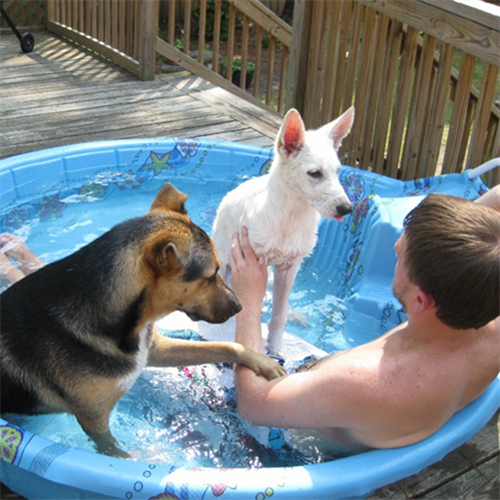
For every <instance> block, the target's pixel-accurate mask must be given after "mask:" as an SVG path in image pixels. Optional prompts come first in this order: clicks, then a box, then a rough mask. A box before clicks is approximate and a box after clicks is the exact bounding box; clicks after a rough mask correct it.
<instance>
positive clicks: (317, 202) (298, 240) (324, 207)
mask: <svg viewBox="0 0 500 500" xmlns="http://www.w3.org/2000/svg"><path fill="white" fill-rule="evenodd" d="M353 121H354V108H353V107H351V108H349V109H348V110H347V111H346V112H345V113H344V114H343V115H341V116H340V117H339V118H337V119H336V120H334V121H332V122H331V123H328V124H326V125H324V126H323V127H321V128H319V129H317V130H305V127H304V123H303V121H302V118H301V116H300V114H299V112H298V111H297V110H295V109H291V110H290V111H288V113H287V114H286V116H285V118H284V120H283V124H282V126H281V128H280V131H279V133H278V137H277V139H276V143H275V157H274V160H273V163H272V165H271V168H270V170H269V173H268V174H266V175H263V176H261V177H255V178H252V179H250V180H248V181H246V182H244V183H243V184H241V185H240V186H238V187H237V188H236V189H234V190H233V191H231V192H230V193H228V194H227V195H226V196H225V197H224V199H223V200H222V202H221V204H220V206H219V208H218V211H217V216H216V219H215V222H214V226H213V233H212V237H213V240H214V242H215V245H216V248H217V253H218V256H219V259H220V261H221V274H222V277H223V278H224V279H226V280H227V278H228V277H229V273H230V269H229V254H230V251H231V236H232V235H233V234H234V233H235V232H239V230H240V228H241V227H242V226H246V227H247V228H248V233H249V237H250V243H251V245H252V247H253V249H254V251H255V253H256V254H257V256H258V257H259V260H260V261H261V262H262V263H265V264H266V265H268V266H271V265H273V266H274V273H275V276H274V285H273V309H272V316H271V320H270V322H269V336H268V349H269V351H270V352H271V353H277V352H279V350H280V348H281V347H282V337H283V331H284V329H285V323H286V319H287V308H288V297H289V295H290V291H291V289H292V286H293V282H294V280H295V276H296V274H297V271H298V269H299V267H300V264H301V262H302V259H303V258H304V257H306V256H307V255H309V254H310V253H311V252H312V250H313V248H314V246H315V244H316V240H317V230H318V224H319V221H320V219H321V217H326V218H328V219H337V220H341V219H342V217H343V216H344V215H347V214H349V213H350V212H351V210H352V207H351V203H350V201H349V199H348V197H347V195H346V193H345V192H344V190H343V188H342V186H341V184H340V182H339V178H338V170H339V167H340V160H339V157H338V154H337V151H338V149H339V148H340V146H341V144H342V140H343V139H344V138H345V137H346V136H347V134H348V133H349V131H350V129H351V127H352V124H353Z"/></svg>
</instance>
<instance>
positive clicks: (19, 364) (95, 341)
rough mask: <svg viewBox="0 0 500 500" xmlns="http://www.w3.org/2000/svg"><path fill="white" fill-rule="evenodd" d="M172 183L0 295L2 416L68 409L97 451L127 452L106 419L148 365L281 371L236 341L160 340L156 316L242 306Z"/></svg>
mask: <svg viewBox="0 0 500 500" xmlns="http://www.w3.org/2000/svg"><path fill="white" fill-rule="evenodd" d="M186 199H187V195H185V194H183V193H181V192H180V191H178V190H177V189H176V188H174V187H173V186H172V185H171V184H166V185H165V186H163V188H162V189H161V190H160V191H159V192H158V194H157V196H156V198H155V200H154V202H153V204H152V205H151V208H150V210H149V212H148V213H147V214H146V215H145V216H143V217H138V218H135V219H130V220H128V221H125V222H123V223H121V224H119V225H117V226H115V227H114V228H113V229H111V230H110V231H108V232H107V233H105V234H104V235H102V236H101V237H99V238H98V239H96V240H95V241H93V242H92V243H90V244H89V245H87V246H85V247H83V248H82V249H80V250H78V251H77V252H75V253H74V254H72V255H70V256H68V257H66V258H64V259H62V260H60V261H58V262H54V263H52V264H49V265H47V266H45V267H43V268H42V269H40V270H39V271H37V272H35V273H33V274H30V275H28V276H26V277H25V278H23V279H22V280H21V281H19V282H17V283H15V284H14V285H13V286H11V287H10V288H9V289H8V290H7V291H5V292H4V293H3V294H2V295H1V296H0V300H1V324H0V327H1V335H0V339H1V340H0V370H1V390H0V392H1V408H0V409H1V411H2V413H24V414H37V413H53V412H70V413H73V414H74V415H75V416H76V418H77V419H78V422H79V423H80V425H81V426H82V428H83V429H84V431H85V432H86V433H87V434H88V435H89V436H90V437H91V438H92V439H93V440H94V442H95V443H96V445H97V449H98V451H99V452H101V453H106V454H111V455H116V456H127V454H126V453H125V452H123V451H122V450H120V448H118V446H117V444H116V440H115V439H114V438H113V436H112V435H111V432H110V431H109V424H108V420H109V415H110V413H111V411H112V409H113V408H114V406H115V405H116V403H117V402H118V400H119V399H120V398H121V397H122V396H123V395H124V394H125V393H126V392H127V391H128V390H129V389H130V388H131V387H132V385H133V384H134V382H135V380H136V379H137V377H138V376H139V375H140V373H141V371H142V370H143V368H144V367H145V366H155V367H167V366H182V365H193V364H202V363H212V362H222V361H229V362H234V363H239V364H243V365H245V366H248V367H249V368H251V369H252V370H254V371H255V372H256V373H258V374H261V375H263V376H264V377H266V378H268V379H273V378H276V377H278V376H280V375H283V374H284V371H283V369H282V368H281V367H280V366H279V365H278V364H276V363H275V362H274V361H272V360H271V359H270V358H267V357H265V356H263V355H261V354H258V353H256V352H254V351H252V350H250V349H246V348H245V347H243V346H242V345H240V344H236V343H231V342H193V341H187V340H177V339H171V338H168V337H164V336H162V335H160V334H159V333H157V331H156V330H155V326H154V322H155V320H157V319H159V318H161V317H163V316H165V315H167V314H169V313H171V312H173V311H183V312H185V313H186V314H187V315H188V316H189V317H190V318H191V319H193V320H195V321H198V320H204V321H207V322H210V323H222V322H224V321H226V320H227V319H228V318H230V317H231V316H233V315H234V314H236V313H237V312H238V311H240V309H241V305H240V303H239V301H238V299H237V298H236V296H235V295H234V293H233V292H232V291H231V290H230V289H229V288H228V287H227V286H226V285H225V284H224V282H223V281H222V280H221V278H220V277H219V275H218V272H217V271H218V270H219V261H218V259H217V256H216V252H215V248H214V246H213V243H212V241H211V239H210V238H209V237H208V235H207V234H206V233H205V232H204V231H203V230H202V229H201V228H199V227H198V226H196V225H195V224H194V223H193V222H192V221H191V219H190V218H189V217H188V215H187V214H186V210H185V208H184V203H185V201H186Z"/></svg>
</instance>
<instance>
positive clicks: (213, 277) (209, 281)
mask: <svg viewBox="0 0 500 500" xmlns="http://www.w3.org/2000/svg"><path fill="white" fill-rule="evenodd" d="M216 279H217V273H215V274H214V275H213V276H210V277H209V278H207V281H208V283H209V284H210V285H211V284H212V283H215V280H216Z"/></svg>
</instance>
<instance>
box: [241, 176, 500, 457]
mask: <svg viewBox="0 0 500 500" xmlns="http://www.w3.org/2000/svg"><path fill="white" fill-rule="evenodd" d="M478 201H479V203H474V202H470V201H467V200H463V199H460V198H455V197H448V196H444V195H430V196H428V197H427V198H426V199H425V200H424V201H423V202H422V203H421V204H420V205H419V206H418V207H417V208H416V209H415V210H413V211H412V212H411V214H410V215H409V216H408V217H407V219H406V221H405V230H404V232H403V234H402V235H401V237H400V238H399V240H398V241H397V243H396V245H395V251H396V254H397V257H398V262H397V265H396V268H395V273H394V284H393V288H394V292H395V295H396V296H397V297H398V299H399V300H400V301H401V302H402V304H403V307H404V308H405V311H406V313H407V315H408V321H407V322H406V323H403V324H401V325H399V326H397V327H396V328H394V329H393V330H392V331H390V332H388V333H387V334H385V335H383V336H382V337H380V338H378V339H376V340H374V341H372V342H370V343H368V344H364V345H360V346H358V347H355V348H353V349H350V350H347V351H345V352H341V353H337V354H335V355H332V356H328V357H326V358H324V359H322V360H320V361H319V362H317V363H316V364H315V365H314V366H312V367H311V368H310V369H309V370H307V371H299V372H297V373H294V374H290V375H287V376H285V377H282V378H279V379H276V380H273V381H271V382H268V381H266V380H264V379H263V378H260V377H258V376H256V375H255V373H254V372H252V371H251V370H248V369H247V368H245V367H242V366H237V367H235V380H236V388H237V404H238V409H239V412H240V414H241V416H242V417H243V418H244V419H245V420H248V421H250V422H252V423H253V424H256V425H261V426H269V427H282V428H294V429H314V430H316V431H319V432H321V433H322V434H323V435H325V436H327V437H328V438H330V439H332V440H334V441H336V442H340V443H342V444H343V445H345V446H348V447H349V448H351V449H354V450H362V449H366V448H393V447H399V446H404V445H409V444H412V443H415V442H417V441H420V440H422V439H424V438H426V437H428V436H430V435H431V434H433V433H434V432H435V431H437V430H438V429H439V428H440V427H441V426H442V425H443V424H444V423H445V422H446V421H447V420H448V419H449V418H450V417H451V416H452V415H453V414H454V413H455V412H457V411H458V410H460V409H461V408H463V407H464V406H466V405H467V404H469V403H470V402H471V401H473V400H474V399H476V398H477V397H478V396H480V395H481V394H482V393H483V392H484V391H485V389H486V388H487V386H488V385H489V384H490V383H491V382H492V381H493V379H494V378H495V377H496V376H497V374H498V372H499V371H500V355H499V353H500V316H499V315H500V297H499V287H500V213H498V212H496V211H495V210H492V209H491V208H487V206H484V205H489V206H491V207H496V208H497V209H498V210H500V186H498V187H497V188H495V189H494V190H491V191H490V192H489V193H488V194H487V195H486V196H485V198H483V199H480V200H478ZM481 203H482V204H483V205H481ZM231 268H232V277H231V284H232V286H233V290H234V291H235V293H236V294H237V295H238V297H239V299H240V301H241V303H242V304H243V310H242V311H241V312H240V313H239V314H238V315H237V318H236V341H237V342H240V343H241V344H243V345H245V346H247V347H251V348H252V349H255V350H256V351H258V352H259V351H260V352H263V343H262V337H261V310H262V301H263V297H264V293H265V290H266V281H267V276H266V269H265V268H264V267H262V266H260V265H259V263H258V261H257V259H256V257H255V254H254V253H253V250H252V248H251V246H250V244H249V241H248V234H247V232H246V230H245V228H243V229H242V231H241V242H240V241H239V238H238V236H237V235H235V236H234V237H233V241H232V254H231Z"/></svg>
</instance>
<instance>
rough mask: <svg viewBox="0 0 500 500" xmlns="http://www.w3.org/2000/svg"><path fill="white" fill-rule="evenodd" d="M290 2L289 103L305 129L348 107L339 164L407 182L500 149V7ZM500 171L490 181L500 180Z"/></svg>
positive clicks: (384, 0) (393, 0)
mask: <svg viewBox="0 0 500 500" xmlns="http://www.w3.org/2000/svg"><path fill="white" fill-rule="evenodd" d="M296 4H297V6H296V8H297V9H298V10H296V11H295V18H294V19H295V22H294V28H293V29H294V38H293V39H294V45H293V47H292V53H293V54H294V56H293V58H292V62H291V70H290V82H291V85H290V87H289V96H288V102H287V105H288V106H295V107H297V108H298V109H299V110H300V111H301V112H302V113H303V115H304V119H305V122H306V124H307V125H308V126H310V127H316V126H319V125H321V124H323V123H325V122H328V121H329V120H331V119H333V118H334V117H336V116H338V115H339V114H340V113H341V112H342V111H343V110H345V109H347V108H348V107H349V106H351V105H354V106H355V107H356V119H355V123H354V127H353V130H352V131H351V133H350V135H349V136H348V137H347V139H346V140H345V141H344V144H343V149H342V155H343V160H344V161H345V163H347V164H350V165H357V166H360V167H362V168H369V169H371V170H373V171H375V172H380V173H383V174H386V175H389V176H392V177H398V178H402V179H414V178H418V177H423V176H431V175H435V174H436V173H441V172H443V173H446V172H461V171H463V170H464V169H465V168H471V167H475V166H477V165H479V164H481V163H482V162H483V161H486V160H489V159H491V158H492V157H497V156H500V130H499V109H498V107H496V106H495V104H494V101H495V99H499V91H500V84H499V82H498V67H499V66H500V33H499V29H500V15H499V12H500V8H499V7H496V6H492V5H489V4H486V3H483V2H474V3H473V4H474V5H475V7H471V4H472V2H462V1H455V0H355V1H351V0H344V1H342V2H335V1H333V2H330V1H327V2H307V1H304V0H297V2H296ZM474 78H475V80H473V79H474ZM499 170H500V169H496V172H494V173H492V174H491V175H490V178H489V182H490V183H494V184H497V183H499V182H500V172H498V171H499Z"/></svg>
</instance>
